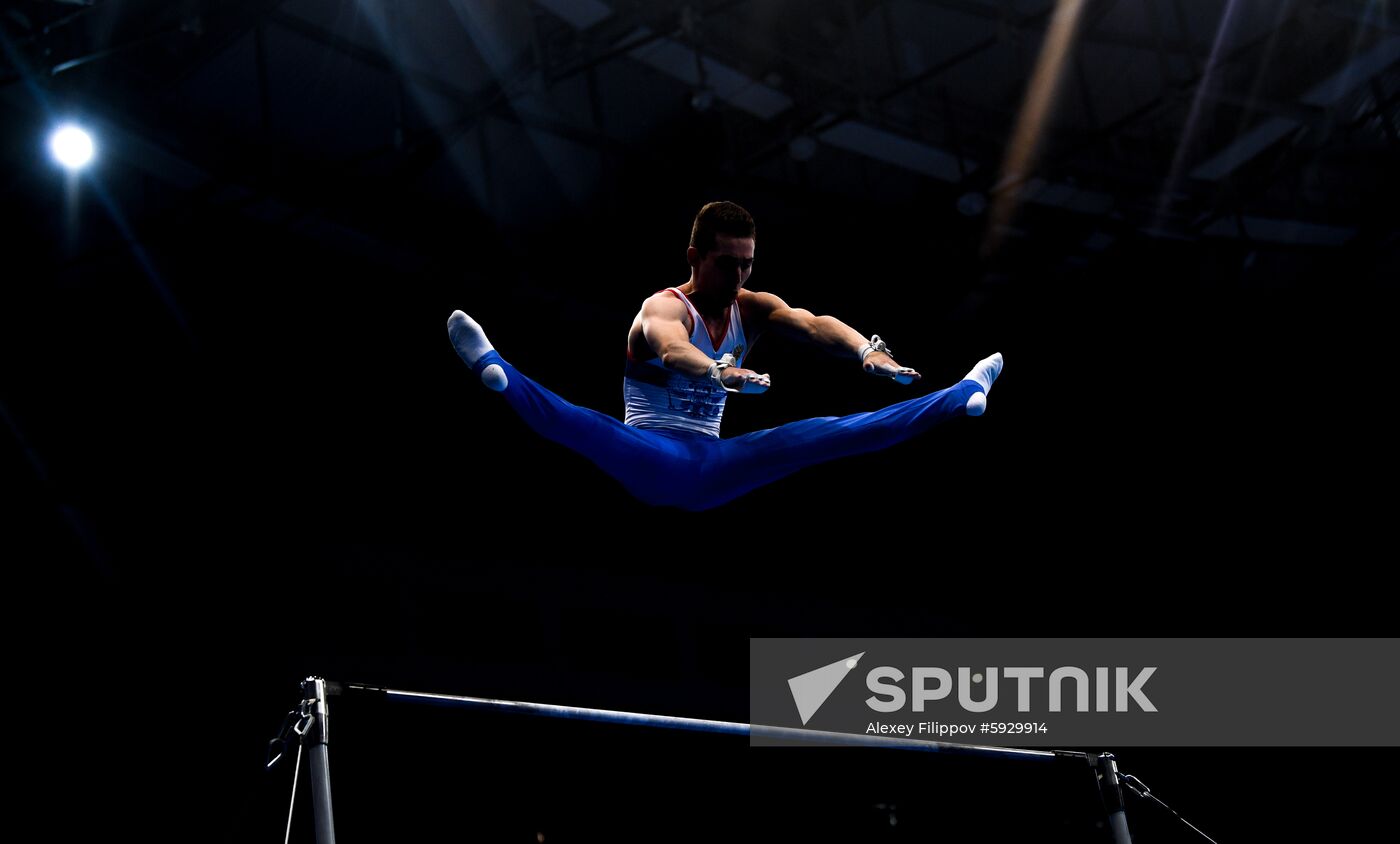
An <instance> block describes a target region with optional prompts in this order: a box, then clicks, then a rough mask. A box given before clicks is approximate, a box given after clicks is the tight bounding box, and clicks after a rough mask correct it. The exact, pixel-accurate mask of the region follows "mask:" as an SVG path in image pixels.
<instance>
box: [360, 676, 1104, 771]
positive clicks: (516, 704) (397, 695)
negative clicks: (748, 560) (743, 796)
mask: <svg viewBox="0 0 1400 844" xmlns="http://www.w3.org/2000/svg"><path fill="white" fill-rule="evenodd" d="M344 689H345V690H346V691H350V692H365V693H371V694H376V695H383V696H385V697H387V698H388V699H390V700H400V701H406V702H411V703H427V704H434V705H438V706H451V707H459V708H463V709H477V710H488V711H493V712H505V713H511V714H516V715H533V716H539V717H545V718H562V719H571V720H580V721H593V722H598V723H607V724H621V725H628V726H638V727H652V728H660V729H668V730H685V731H690V732H704V733H719V734H722V735H734V736H749V737H750V738H764V739H772V740H777V741H790V742H805V743H812V744H840V745H843V746H860V747H876V748H887V749H892V750H912V751H918V752H924V753H946V754H950V755H962V756H984V757H995V758H1003V759H1031V760H1038V761H1051V760H1055V759H1062V758H1065V757H1071V758H1083V759H1086V760H1087V759H1088V758H1089V756H1088V754H1084V753H1078V752H1073V751H1057V750H1022V749H1017V748H1007V747H985V746H981V745H966V744H953V743H949V742H936V741H919V740H917V739H900V738H891V737H888V736H866V735H860V734H857V733H835V732H827V731H822V730H802V729H797V728H793V727H772V726H766V725H763V724H745V723H741V722H735V721H712V720H707V719H703V718H682V717H678V716H674V715H651V714H646V713H641V712H623V711H619V710H614V709H591V708H588V707H581V706H560V705H558V704H549V703H526V702H522V701H515V700H496V699H493V698H480V697H468V696H463V695H443V694H433V693H429V692H412V691H405V690H403V689H384V688H377V687H374V686H363V685H357V684H347V685H345V686H344Z"/></svg>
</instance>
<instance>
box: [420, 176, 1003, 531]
mask: <svg viewBox="0 0 1400 844" xmlns="http://www.w3.org/2000/svg"><path fill="white" fill-rule="evenodd" d="M754 235H755V227H754V221H753V217H751V216H750V215H749V213H748V212H747V211H745V210H744V209H743V208H741V207H739V206H738V205H735V204H734V203H732V202H711V203H709V204H707V205H705V206H704V207H703V208H701V209H700V213H699V214H697V215H696V217H695V223H694V226H693V227H692V229H691V234H690V246H689V248H687V249H686V261H687V263H689V264H690V280H689V281H687V282H686V283H685V284H682V285H680V286H679V287H671V288H667V289H666V290H662V291H659V292H657V293H655V294H653V295H652V296H651V297H650V298H648V299H647V300H646V301H645V302H644V303H643V304H642V309H641V311H640V312H639V313H638V314H637V316H636V318H635V319H634V320H633V321H632V327H631V329H630V330H629V331H628V333H627V366H626V370H625V374H624V377H623V382H622V388H623V389H622V392H623V398H624V400H625V404H626V416H625V421H623V422H619V421H617V420H616V419H614V418H613V417H611V416H607V415H605V414H602V413H599V412H597V411H595V410H590V409H588V408H584V407H577V406H575V405H572V404H570V403H568V402H566V401H564V400H563V399H561V398H559V397H558V396H556V395H555V394H554V393H552V392H550V391H549V390H547V389H545V388H544V387H541V386H540V385H539V384H537V383H535V382H534V381H532V380H531V379H529V378H527V377H525V376H524V375H522V374H521V373H520V372H519V371H518V370H517V369H515V367H513V366H511V365H510V364H509V363H507V362H506V361H505V359H504V358H502V357H501V355H500V354H499V353H497V352H496V351H495V349H494V348H493V347H492V346H491V343H490V341H488V340H487V339H486V334H485V332H484V331H482V328H481V326H480V325H478V324H477V323H476V321H475V320H473V319H472V318H471V317H469V316H467V315H466V314H465V313H463V312H461V311H454V312H453V313H452V316H451V317H450V318H449V319H448V321H447V332H448V336H449V337H450V338H451V340H452V345H453V346H454V347H455V348H456V350H457V354H458V355H459V356H461V358H462V360H463V361H464V362H466V364H467V366H469V367H471V369H472V372H474V373H476V375H477V376H479V377H480V378H481V381H482V382H483V383H484V384H486V386H487V387H489V388H491V389H492V390H495V391H497V392H499V393H502V394H503V395H504V396H505V398H506V401H507V402H508V403H509V404H510V406H511V407H512V408H513V409H514V410H515V412H516V413H517V414H519V416H520V417H521V418H522V419H524V420H525V423H526V424H527V425H529V426H530V427H531V428H532V429H534V430H535V432H536V433H538V434H540V435H541V436H543V437H545V438H546V439H549V440H553V441H554V442H557V443H559V444H561V445H564V446H566V447H568V448H570V449H573V450H574V451H576V452H578V453H579V454H582V455H583V456H584V457H587V458H588V459H589V460H591V461H593V463H595V464H596V465H597V466H598V467H599V468H600V469H602V470H603V471H604V472H606V473H608V474H609V475H611V476H612V477H614V478H616V479H617V480H618V481H619V482H621V483H622V485H623V486H624V487H625V488H626V489H627V490H628V492H630V493H631V494H632V495H634V496H636V497H637V498H639V499H641V500H642V501H645V502H647V503H650V504H654V505H662V506H673V507H680V508H682V509H685V510H697V511H698V510H707V509H709V508H712V507H718V506H719V505H721V504H724V503H726V502H728V501H732V500H733V499H735V498H738V497H739V496H741V495H743V494H744V493H746V492H749V491H751V490H753V489H756V488H758V487H760V486H763V485H764V484H768V483H771V482H773V481H775V480H777V479H779V478H782V477H784V476H786V475H789V474H792V473H793V472H796V471H797V470H799V469H801V468H803V467H805V466H811V465H814V464H817V463H822V462H825V461H828V460H833V459H836V458H838V457H845V456H849V455H854V454H863V453H866V452H870V451H876V450H878V449H882V448H887V447H889V446H892V445H894V444H896V443H899V442H903V441H904V440H907V439H909V438H911V437H914V436H916V435H918V434H920V433H922V432H923V431H926V430H928V429H929V428H931V427H933V426H934V425H936V424H938V423H939V422H942V421H944V420H945V419H951V418H952V417H955V416H959V415H967V416H981V415H982V413H984V412H985V411H986V409H987V392H988V391H989V390H991V388H992V382H993V381H995V380H996V377H997V375H998V374H1000V372H1001V368H1002V357H1001V355H1000V354H994V355H992V356H991V357H988V358H986V359H984V360H982V361H980V362H979V363H978V364H977V365H976V366H974V367H973V368H972V371H970V372H968V374H967V376H966V377H965V378H963V380H962V381H960V382H958V383H957V384H954V385H953V386H951V387H948V388H947V389H944V390H939V391H938V392H936V393H929V394H926V395H923V396H920V397H918V398H914V399H909V400H908V401H903V402H899V403H898V404H893V405H890V406H889V407H886V408H884V409H882V410H876V411H872V412H869V413H856V414H852V415H850V416H841V417H835V416H827V417H820V418H815V419H803V420H801V421H798V422H790V423H788V424H786V425H780V426H778V427H776V428H769V429H768V430H764V431H754V432H753V433H750V434H744V435H742V436H738V437H729V438H721V437H720V435H719V426H720V419H721V417H722V415H723V413H724V404H725V400H726V399H727V398H728V396H729V394H730V393H739V394H757V393H762V392H764V391H766V390H767V389H768V388H769V387H770V386H771V385H772V379H771V378H769V376H768V375H766V374H764V375H760V374H759V373H757V372H754V371H753V370H750V369H745V368H744V366H743V364H744V362H745V357H746V356H747V354H748V352H749V350H750V349H752V348H753V343H754V341H755V340H757V339H758V338H759V337H760V336H761V335H762V334H763V333H764V332H765V331H767V330H769V329H772V330H773V331H774V332H775V333H777V334H780V335H783V336H786V337H791V338H795V339H798V340H802V341H805V342H808V343H812V344H814V345H816V346H818V347H820V348H822V349H825V350H826V351H828V352H830V353H832V354H834V355H838V356H841V357H847V358H854V359H857V360H859V361H860V362H861V365H862V367H863V368H864V369H865V371H866V372H868V373H869V374H871V375H874V376H878V377H882V378H888V379H890V380H892V381H895V382H896V383H899V384H912V383H914V382H915V381H918V380H919V378H920V375H919V373H918V372H916V371H914V370H913V369H910V368H909V367H906V366H900V365H899V364H898V363H897V362H896V361H895V359H894V358H893V357H891V356H890V353H889V347H888V346H887V345H886V344H885V343H884V342H883V341H882V340H881V339H880V337H879V335H878V334H877V335H875V336H873V337H871V338H870V339H869V340H866V339H865V338H864V337H862V336H861V335H860V334H858V333H856V331H855V330H854V329H852V328H851V327H849V326H847V325H846V324H845V323H843V322H841V321H840V320H838V319H836V318H835V317H830V316H815V315H813V314H812V313H811V312H810V311H806V310H803V309H802V308H792V307H789V306H788V304H787V303H786V302H784V301H783V300H782V299H780V298H778V297H777V296H774V295H773V294H771V293H760V292H757V291H752V290H746V289H745V288H744V284H745V282H747V281H748V278H749V274H750V273H751V272H752V271H753V255H754Z"/></svg>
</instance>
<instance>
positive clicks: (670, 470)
mask: <svg viewBox="0 0 1400 844" xmlns="http://www.w3.org/2000/svg"><path fill="white" fill-rule="evenodd" d="M493 363H494V364H498V365H499V366H500V367H501V368H502V369H504V370H505V373H506V377H507V379H508V384H507V385H506V388H505V390H504V391H503V393H502V395H504V396H505V398H506V401H507V402H509V403H510V406H511V407H512V408H514V409H515V412H516V413H517V414H519V415H520V418H521V419H524V420H525V423H526V424H527V425H529V426H530V427H531V428H532V429H534V431H535V432H536V433H538V434H539V435H540V436H542V437H544V438H545V439H548V440H553V441H554V442H556V443H559V444H560V445H563V446H565V447H567V448H570V449H572V450H574V451H576V452H578V453H579V454H582V455H583V456H584V457H587V458H588V459H589V460H591V461H593V463H594V464H596V465H597V466H598V468H600V469H602V470H603V471H604V472H607V473H608V474H609V475H611V476H612V477H614V478H616V479H617V480H618V481H620V482H621V483H622V485H623V486H624V487H626V489H627V491H628V492H630V493H632V495H634V496H636V497H637V498H639V499H641V500H642V501H645V502H647V503H648V504H656V505H664V506H671V507H680V508H682V509H685V510H708V509H710V508H711V507H718V506H719V505H721V504H724V503H726V502H729V501H732V500H734V499H735V498H738V497H739V496H741V495H743V494H744V493H746V492H750V491H752V490H754V489H757V488H758V487H761V486H763V485H765V484H768V483H772V482H773V481H776V480H778V479H779V478H782V477H785V476H787V475H790V474H792V473H793V472H796V471H797V470H799V469H802V468H804V467H807V466H813V465H815V464H817V463H824V462H826V461H828V460H835V459H836V458H838V457H848V456H851V455H855V454H865V453H867V452H871V451H878V450H879V449H882V448H888V447H889V446H892V445H895V444H896V443H901V442H903V441H905V440H907V439H910V438H912V437H915V436H918V435H919V434H921V433H923V432H924V431H927V430H928V429H929V428H932V427H933V426H934V425H937V424H938V423H940V422H943V421H945V420H947V419H951V418H953V417H955V416H963V415H965V413H966V406H967V400H968V398H969V397H970V396H971V395H972V394H973V393H979V392H982V386H981V385H980V384H978V383H977V382H976V381H962V382H959V383H957V384H954V385H953V386H951V387H949V388H947V389H946V390H939V391H938V392H936V393H929V394H927V395H923V396H919V397H918V398H914V399H910V400H908V401H902V402H899V403H898V404H892V405H890V406H889V407H886V408H883V409H881V410H875V411H871V412H869V413H854V414H851V415H850V416H823V417H818V418H814V419H803V420H801V421H798V422H789V423H788V424H786V425H779V426H778V427H776V428H769V429H767V430H765V431H754V432H753V433H751V434H743V435H742V436H738V437H730V438H727V439H726V438H720V437H710V436H706V435H704V434H686V433H679V432H670V431H653V430H646V429H642V428H634V427H632V426H630V425H624V424H623V423H621V422H619V421H618V420H616V419H614V418H612V417H611V416H608V415H606V414H603V413H599V412H598V411H596V410H590V409H588V408H586V407H578V406H577V405H573V404H570V403H569V402H566V401H564V400H563V399H561V398H559V397H558V396H556V395H555V394H554V393H552V392H550V391H549V390H547V389H545V388H544V387H541V386H540V385H539V384H537V383H535V382H534V381H532V380H530V379H529V378H527V377H525V376H524V375H521V374H520V372H519V371H517V370H516V369H515V367H513V366H511V365H510V364H509V363H506V362H505V360H503V359H502V358H501V356H500V355H499V354H498V353H496V352H494V351H492V352H487V353H486V354H485V355H483V356H482V357H481V359H480V360H478V361H477V362H476V364H475V365H474V366H473V367H472V371H473V372H475V373H476V374H477V375H480V374H481V371H482V370H483V369H485V368H486V367H488V366H490V365H491V364H493Z"/></svg>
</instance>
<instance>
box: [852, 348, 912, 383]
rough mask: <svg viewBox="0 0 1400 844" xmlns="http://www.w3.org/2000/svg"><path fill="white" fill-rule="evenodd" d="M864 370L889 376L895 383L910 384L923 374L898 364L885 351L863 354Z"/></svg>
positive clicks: (884, 376) (881, 375)
mask: <svg viewBox="0 0 1400 844" xmlns="http://www.w3.org/2000/svg"><path fill="white" fill-rule="evenodd" d="M863 365H864V367H865V371H866V372H869V373H870V374H871V375H878V376H880V377H881V378H891V379H893V380H894V382H895V383H896V384H912V383H914V382H915V381H918V380H919V379H920V378H922V377H923V376H922V375H920V374H919V373H917V372H915V371H914V370H912V369H910V368H909V367H907V366H900V365H899V364H898V363H896V362H895V359H894V358H892V357H890V356H889V354H887V353H885V352H871V353H870V354H868V355H866V356H865V363H864V364H863Z"/></svg>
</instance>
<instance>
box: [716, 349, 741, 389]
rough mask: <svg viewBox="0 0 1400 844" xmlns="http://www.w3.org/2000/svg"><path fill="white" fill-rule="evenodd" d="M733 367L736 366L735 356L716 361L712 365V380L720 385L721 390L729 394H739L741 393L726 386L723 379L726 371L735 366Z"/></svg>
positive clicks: (727, 356)
mask: <svg viewBox="0 0 1400 844" xmlns="http://www.w3.org/2000/svg"><path fill="white" fill-rule="evenodd" d="M733 365H734V356H733V355H725V356H723V357H721V358H720V359H719V360H717V361H715V362H714V363H712V364H710V373H709V375H710V378H712V379H713V380H714V382H715V383H716V384H718V385H719V387H720V389H721V390H724V391H725V392H729V393H737V392H739V391H738V390H736V389H732V388H730V387H726V386H724V378H723V377H722V376H723V374H724V370H726V369H728V368H729V367H731V366H733Z"/></svg>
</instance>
